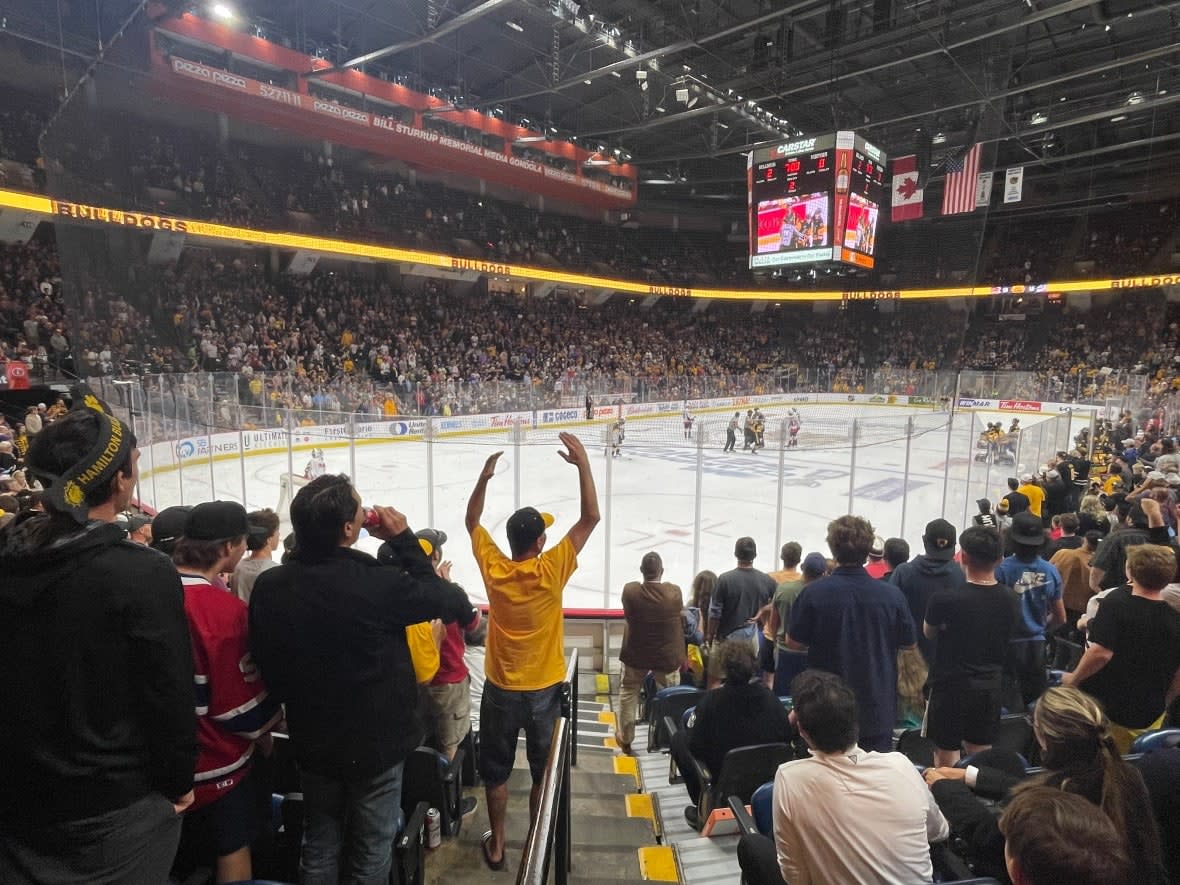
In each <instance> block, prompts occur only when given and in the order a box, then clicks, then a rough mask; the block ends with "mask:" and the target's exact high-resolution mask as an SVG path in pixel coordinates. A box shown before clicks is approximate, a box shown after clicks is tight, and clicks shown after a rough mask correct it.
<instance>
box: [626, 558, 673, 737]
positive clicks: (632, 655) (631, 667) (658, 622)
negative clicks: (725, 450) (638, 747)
mask: <svg viewBox="0 0 1180 885" xmlns="http://www.w3.org/2000/svg"><path fill="white" fill-rule="evenodd" d="M639 572H640V574H641V575H643V581H642V582H639V581H630V582H629V583H627V584H626V586H624V587H623V619H624V621H625V622H626V625H627V630H626V632H625V633H624V634H623V650H622V651H621V652H619V661H620V663H621V664H622V671H623V673H622V679H621V680H620V682H619V719H618V726H617V728H616V731H615V739H616V740H617V741H618V744H619V749H621V750H622V751H623V752H624V753H627V754H628V755H630V753H631V741H632V740H634V738H635V717H636V714H637V712H638V709H639V688H640V686H641V685H642V684H643V679H644V677H645V676H647V674H648V672H651V674H652V675H653V676H654V677H655V681H656V688H665V687H666V686H669V685H679V684H680V665H681V664H683V663H684V655H685V647H684V628H683V625H682V623H681V618H680V611H681V609H682V608H684V596H683V594H682V593H681V592H680V588H679V587H678V586H676V585H675V584H669V583H667V582H666V581H663V580H662V578H663V577H664V563H663V560H661V559H660V555H659V554H658V553H647V554H645V555H644V557H643V560H642V561H641V562H640V563H639Z"/></svg>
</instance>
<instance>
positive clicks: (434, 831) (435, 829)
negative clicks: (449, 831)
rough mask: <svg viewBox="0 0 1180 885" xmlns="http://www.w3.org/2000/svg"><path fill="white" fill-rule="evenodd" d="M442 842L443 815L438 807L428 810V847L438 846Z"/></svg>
mask: <svg viewBox="0 0 1180 885" xmlns="http://www.w3.org/2000/svg"><path fill="white" fill-rule="evenodd" d="M441 844H442V815H441V814H439V813H438V809H437V808H431V809H429V810H428V811H427V812H426V847H427V848H438V846H439V845H441Z"/></svg>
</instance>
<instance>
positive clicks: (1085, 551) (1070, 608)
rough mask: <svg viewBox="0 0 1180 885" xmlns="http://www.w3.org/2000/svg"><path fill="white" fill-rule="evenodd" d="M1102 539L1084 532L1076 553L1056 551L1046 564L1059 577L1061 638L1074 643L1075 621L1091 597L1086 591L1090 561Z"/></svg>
mask: <svg viewBox="0 0 1180 885" xmlns="http://www.w3.org/2000/svg"><path fill="white" fill-rule="evenodd" d="M1101 538H1102V535H1101V534H1100V533H1099V532H1096V531H1089V532H1086V537H1085V543H1084V544H1082V546H1081V547H1078V548H1076V549H1073V550H1071V549H1069V548H1066V549H1064V550H1058V551H1057V552H1056V553H1054V554H1053V558H1052V559H1050V560H1049V562H1051V563H1052V564H1053V565H1055V566H1057V571H1059V572H1060V573H1061V598H1062V601H1064V602H1065V626H1064V627H1062V629H1061V635H1062V636H1064V637H1066V638H1067V639H1074V638H1075V636H1074V634H1075V633H1076V632H1077V623H1078V618H1080V617H1081V616H1082V615H1083V614H1084V613H1085V611H1086V603H1087V602H1089V601H1090V597H1091V596H1093V595H1094V591H1093V590H1092V589H1090V560H1091V559H1092V558H1093V556H1094V551H1095V550H1097V549H1098V541H1099V540H1101Z"/></svg>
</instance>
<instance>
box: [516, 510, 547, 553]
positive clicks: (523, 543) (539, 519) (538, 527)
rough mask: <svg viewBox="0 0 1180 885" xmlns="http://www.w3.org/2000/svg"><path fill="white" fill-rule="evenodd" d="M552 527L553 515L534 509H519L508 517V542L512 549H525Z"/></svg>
mask: <svg viewBox="0 0 1180 885" xmlns="http://www.w3.org/2000/svg"><path fill="white" fill-rule="evenodd" d="M551 525H553V514H552V513H542V512H541V511H540V510H538V509H537V508H536V507H521V508H520V509H519V510H517V511H516V512H515V513H513V514H512V515H511V516H510V517H508V526H507V529H508V542H509V543H510V544H511V545H512V546H513V547H527V546H528V545H529V544H532V543H533V542H534V541H536V540H537V538H539V537H541V535H543V534H545V529H547V528H549V526H551Z"/></svg>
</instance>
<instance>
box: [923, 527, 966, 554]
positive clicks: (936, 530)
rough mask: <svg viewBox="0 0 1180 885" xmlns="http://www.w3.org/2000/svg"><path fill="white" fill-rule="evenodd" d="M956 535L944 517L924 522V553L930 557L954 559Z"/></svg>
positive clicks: (953, 528)
mask: <svg viewBox="0 0 1180 885" xmlns="http://www.w3.org/2000/svg"><path fill="white" fill-rule="evenodd" d="M956 535H957V532H955V527H954V526H953V525H951V524H950V523H949V522H947V521H946V520H945V519H935V520H931V521H930V522H928V523H926V533H925V534H924V535H922V544H923V546H925V548H926V555H927V556H929V557H930V558H931V559H944V560H951V559H954V558H955V537H956Z"/></svg>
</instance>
